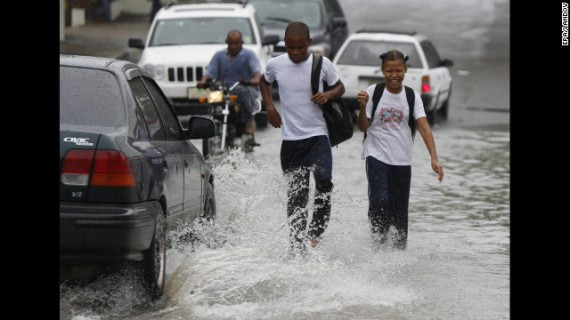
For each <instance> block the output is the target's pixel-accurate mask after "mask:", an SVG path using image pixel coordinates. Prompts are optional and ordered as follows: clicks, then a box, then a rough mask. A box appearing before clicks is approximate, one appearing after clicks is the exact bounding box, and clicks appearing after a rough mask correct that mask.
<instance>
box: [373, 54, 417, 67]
mask: <svg viewBox="0 0 570 320" xmlns="http://www.w3.org/2000/svg"><path fill="white" fill-rule="evenodd" d="M409 58H410V57H408V56H407V55H405V54H403V53H402V52H400V51H398V50H390V51H386V52H384V53H382V54H381V55H380V59H382V68H384V63H386V61H394V60H402V62H403V63H404V65H406V66H407V64H406V61H408V59H409Z"/></svg>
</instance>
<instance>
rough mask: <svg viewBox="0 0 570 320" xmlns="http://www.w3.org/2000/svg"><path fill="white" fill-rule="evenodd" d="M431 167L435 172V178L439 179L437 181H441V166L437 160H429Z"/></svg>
mask: <svg viewBox="0 0 570 320" xmlns="http://www.w3.org/2000/svg"><path fill="white" fill-rule="evenodd" d="M431 168H432V169H433V171H435V173H437V180H439V182H441V181H442V180H443V167H442V166H441V164H440V163H439V161H438V160H435V159H432V160H431Z"/></svg>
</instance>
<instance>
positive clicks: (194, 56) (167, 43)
mask: <svg viewBox="0 0 570 320" xmlns="http://www.w3.org/2000/svg"><path fill="white" fill-rule="evenodd" d="M234 29H237V30H239V31H240V32H241V33H242V38H243V41H244V44H243V47H244V48H247V49H250V50H253V51H254V52H255V53H256V54H257V56H258V57H259V61H260V64H261V68H262V72H263V70H264V69H265V65H266V64H267V60H268V59H269V58H270V53H269V52H268V51H269V50H270V45H272V44H274V43H276V42H277V41H279V39H278V37H265V38H264V37H263V31H262V29H261V26H260V23H259V19H258V17H257V14H256V12H255V8H254V7H253V6H252V5H243V4H233V3H201V4H172V5H168V6H165V7H163V8H161V9H160V10H159V11H158V12H157V14H156V16H155V17H154V20H153V22H152V24H151V27H150V31H149V33H148V37H147V40H146V45H145V42H144V41H143V40H142V39H136V38H131V39H129V46H130V47H133V48H140V49H143V52H142V54H141V59H140V61H139V62H138V64H139V66H141V67H142V68H143V69H144V70H145V71H147V72H149V73H150V74H151V75H152V76H153V77H154V80H155V81H156V82H157V83H158V85H159V86H160V88H161V89H162V91H163V92H164V94H165V95H166V97H167V98H168V99H169V100H170V103H171V104H172V105H173V107H174V109H175V110H176V112H177V114H178V115H188V114H204V113H207V112H208V110H209V109H208V108H205V105H204V104H201V103H199V102H198V100H197V99H190V98H188V88H189V87H195V86H196V83H197V82H198V81H200V80H201V79H202V77H203V75H204V74H205V71H206V68H207V66H208V63H209V62H210V59H212V56H213V55H214V53H215V52H216V51H218V50H220V49H224V48H227V44H226V42H225V41H226V37H227V34H228V32H229V31H230V30H234Z"/></svg>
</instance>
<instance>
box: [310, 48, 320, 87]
mask: <svg viewBox="0 0 570 320" xmlns="http://www.w3.org/2000/svg"><path fill="white" fill-rule="evenodd" d="M322 65H323V57H322V56H321V55H320V54H316V53H313V68H312V69H311V89H313V94H316V93H317V92H319V79H320V77H321V67H322Z"/></svg>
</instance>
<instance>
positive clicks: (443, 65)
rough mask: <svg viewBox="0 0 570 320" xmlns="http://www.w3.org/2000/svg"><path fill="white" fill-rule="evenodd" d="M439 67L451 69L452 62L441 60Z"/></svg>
mask: <svg viewBox="0 0 570 320" xmlns="http://www.w3.org/2000/svg"><path fill="white" fill-rule="evenodd" d="M439 65H440V66H442V67H453V61H452V60H450V59H443V60H441V62H440V63H439Z"/></svg>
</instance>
